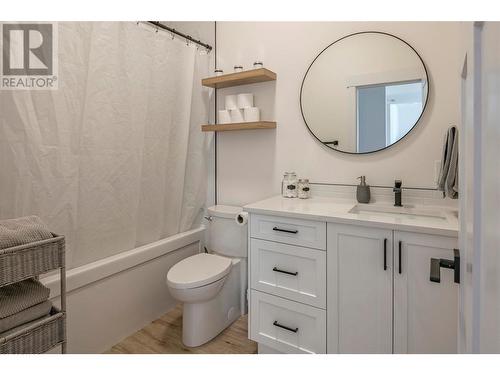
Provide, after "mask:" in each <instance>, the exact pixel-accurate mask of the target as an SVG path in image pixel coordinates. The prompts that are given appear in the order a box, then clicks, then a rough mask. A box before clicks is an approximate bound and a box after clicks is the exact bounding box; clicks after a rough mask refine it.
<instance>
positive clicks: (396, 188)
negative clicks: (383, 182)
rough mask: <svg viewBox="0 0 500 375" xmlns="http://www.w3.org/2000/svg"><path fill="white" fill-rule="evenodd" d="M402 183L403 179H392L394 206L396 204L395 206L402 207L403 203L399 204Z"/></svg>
mask: <svg viewBox="0 0 500 375" xmlns="http://www.w3.org/2000/svg"><path fill="white" fill-rule="evenodd" d="M402 184H403V181H401V180H396V181H394V189H392V191H393V192H394V193H395V194H394V206H396V207H403V205H402V204H401V191H402V190H403V189H402V188H401V185H402Z"/></svg>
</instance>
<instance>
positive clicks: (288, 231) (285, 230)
mask: <svg viewBox="0 0 500 375" xmlns="http://www.w3.org/2000/svg"><path fill="white" fill-rule="evenodd" d="M273 230H275V231H276V232H285V233H292V234H297V233H299V231H298V230H296V229H295V230H290V229H281V228H278V227H274V228H273Z"/></svg>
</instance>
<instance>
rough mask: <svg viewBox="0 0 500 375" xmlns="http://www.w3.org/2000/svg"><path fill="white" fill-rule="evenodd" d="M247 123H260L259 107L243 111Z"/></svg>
mask: <svg viewBox="0 0 500 375" xmlns="http://www.w3.org/2000/svg"><path fill="white" fill-rule="evenodd" d="M243 117H244V119H245V122H256V121H260V109H259V108H257V107H248V108H244V109H243Z"/></svg>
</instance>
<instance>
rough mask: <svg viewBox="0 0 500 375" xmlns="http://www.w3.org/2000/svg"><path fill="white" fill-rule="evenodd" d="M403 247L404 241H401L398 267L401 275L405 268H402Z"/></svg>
mask: <svg viewBox="0 0 500 375" xmlns="http://www.w3.org/2000/svg"><path fill="white" fill-rule="evenodd" d="M402 245H403V242H402V241H399V249H398V250H399V251H398V253H399V254H398V266H399V273H400V274H401V273H403V267H402V264H401V263H402V262H401V253H402V250H401V247H402Z"/></svg>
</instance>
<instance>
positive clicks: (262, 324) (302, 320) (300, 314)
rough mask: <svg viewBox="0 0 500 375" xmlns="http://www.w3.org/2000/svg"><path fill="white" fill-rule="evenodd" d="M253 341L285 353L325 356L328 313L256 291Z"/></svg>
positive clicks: (252, 318) (253, 296)
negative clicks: (323, 354) (320, 354)
mask: <svg viewBox="0 0 500 375" xmlns="http://www.w3.org/2000/svg"><path fill="white" fill-rule="evenodd" d="M250 338H251V339H252V340H254V341H257V342H258V343H261V344H264V345H267V346H269V347H271V348H273V349H276V350H278V351H280V352H284V353H325V352H326V312H325V310H321V309H317V308H315V307H311V306H308V305H304V304H301V303H297V302H292V301H289V300H286V299H283V298H280V297H275V296H271V295H269V294H266V293H262V292H259V291H256V290H252V292H251V311H250Z"/></svg>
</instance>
